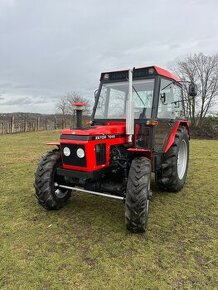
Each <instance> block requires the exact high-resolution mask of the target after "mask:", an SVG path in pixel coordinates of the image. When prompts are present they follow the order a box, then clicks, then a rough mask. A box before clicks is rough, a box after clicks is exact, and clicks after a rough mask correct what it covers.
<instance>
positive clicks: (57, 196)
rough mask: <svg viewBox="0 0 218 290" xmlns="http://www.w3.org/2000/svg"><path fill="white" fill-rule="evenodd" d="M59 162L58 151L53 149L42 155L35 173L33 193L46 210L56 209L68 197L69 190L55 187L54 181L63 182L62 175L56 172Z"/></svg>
mask: <svg viewBox="0 0 218 290" xmlns="http://www.w3.org/2000/svg"><path fill="white" fill-rule="evenodd" d="M60 164H61V155H60V151H59V150H57V149H55V150H53V151H51V152H48V153H47V154H46V155H45V156H43V157H42V159H41V161H40V162H39V165H38V168H37V170H36V173H35V184H34V186H35V195H36V197H37V199H38V202H39V204H41V205H42V206H43V207H44V208H46V209H48V210H53V209H55V210H57V209H59V208H61V207H63V206H64V205H65V203H66V202H67V200H68V199H69V198H70V195H71V191H70V190H62V189H61V190H60V189H57V188H55V186H54V184H55V182H57V183H60V182H64V180H63V177H62V176H58V175H57V174H56V170H57V168H58V167H59V166H60Z"/></svg>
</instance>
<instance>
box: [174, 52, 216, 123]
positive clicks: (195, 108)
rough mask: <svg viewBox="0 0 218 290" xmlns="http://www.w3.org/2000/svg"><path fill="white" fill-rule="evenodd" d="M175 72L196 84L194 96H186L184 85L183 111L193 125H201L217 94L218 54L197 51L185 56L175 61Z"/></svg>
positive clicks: (186, 91)
mask: <svg viewBox="0 0 218 290" xmlns="http://www.w3.org/2000/svg"><path fill="white" fill-rule="evenodd" d="M175 72H176V73H177V74H178V75H179V77H180V78H181V79H184V80H188V81H190V82H194V83H196V84H197V86H198V95H197V97H195V98H190V97H189V96H188V90H187V87H185V93H184V99H185V102H184V111H185V114H186V116H187V117H189V118H190V119H191V120H192V123H193V125H202V123H203V120H204V118H205V116H206V115H207V114H208V113H209V112H210V109H211V107H212V106H213V105H214V104H215V101H216V96H218V54H215V55H212V56H210V55H204V54H203V53H199V54H194V55H190V56H187V57H186V58H185V59H184V60H182V61H178V62H177V64H176V68H175Z"/></svg>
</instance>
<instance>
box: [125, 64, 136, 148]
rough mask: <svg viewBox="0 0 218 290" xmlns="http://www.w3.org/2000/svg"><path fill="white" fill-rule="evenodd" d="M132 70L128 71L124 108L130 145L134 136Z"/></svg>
mask: <svg viewBox="0 0 218 290" xmlns="http://www.w3.org/2000/svg"><path fill="white" fill-rule="evenodd" d="M133 70H134V68H133V69H130V70H129V95H128V100H127V106H126V134H127V136H128V142H129V143H132V136H133V134H134V109H133V94H132V80H133Z"/></svg>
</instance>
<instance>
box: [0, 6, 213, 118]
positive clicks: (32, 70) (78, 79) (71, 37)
mask: <svg viewBox="0 0 218 290" xmlns="http://www.w3.org/2000/svg"><path fill="white" fill-rule="evenodd" d="M200 51H202V52H203V53H205V54H215V53H217V52H218V0H207V1H206V0H183V1H176V0H155V1H146V0H138V1H128V0H125V1H124V0H119V1H118V0H110V1H102V0H92V1H91V0H90V1H88V0H86V1H82V0H80V1H74V0H37V1H36V0H0V112H18V111H22V112H40V113H53V112H55V103H56V102H57V100H58V98H59V97H60V96H62V95H64V94H65V93H66V92H68V91H72V90H73V91H77V92H80V93H81V95H83V96H85V97H87V98H91V99H93V92H94V90H95V89H96V88H97V87H98V82H99V76H100V73H101V71H107V70H115V69H127V68H130V67H133V66H135V67H137V66H140V67H142V66H146V65H153V64H156V65H159V66H163V67H165V68H168V67H169V66H170V65H171V64H172V63H173V62H174V61H175V60H176V59H178V58H182V57H184V56H185V55H186V54H190V53H195V52H200Z"/></svg>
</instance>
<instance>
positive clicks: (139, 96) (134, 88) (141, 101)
mask: <svg viewBox="0 0 218 290" xmlns="http://www.w3.org/2000/svg"><path fill="white" fill-rule="evenodd" d="M132 87H133V89H134V91H135V92H136V94H137V96H138V97H139V99H140V101H141V102H142V104H143V105H144V106H145V107H146V105H145V103H144V102H143V100H142V98H141V97H140V95H139V93H138V92H137V90H136V88H135V87H134V86H132Z"/></svg>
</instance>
